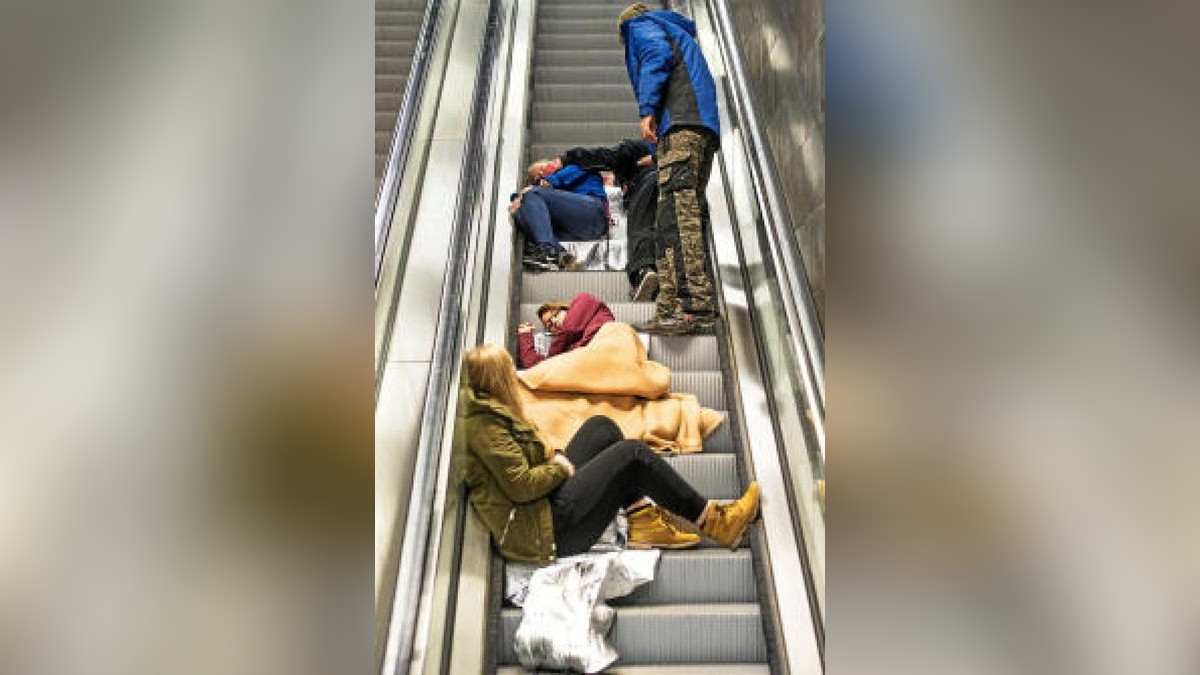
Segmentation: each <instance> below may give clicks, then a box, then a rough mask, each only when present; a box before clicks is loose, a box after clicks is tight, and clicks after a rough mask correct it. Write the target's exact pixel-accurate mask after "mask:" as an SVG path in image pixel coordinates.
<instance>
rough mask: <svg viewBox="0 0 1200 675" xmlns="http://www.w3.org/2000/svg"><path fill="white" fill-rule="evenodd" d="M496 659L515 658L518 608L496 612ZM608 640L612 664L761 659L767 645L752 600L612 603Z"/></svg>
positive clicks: (510, 661)
mask: <svg viewBox="0 0 1200 675" xmlns="http://www.w3.org/2000/svg"><path fill="white" fill-rule="evenodd" d="M500 620H501V632H502V638H501V645H500V646H501V649H502V653H501V654H500V661H501V663H502V664H504V665H513V664H516V663H517V658H516V654H515V653H514V650H513V636H514V635H515V634H516V632H517V627H518V626H519V625H520V623H521V610H519V609H513V608H510V609H505V610H502V612H501V616H500ZM608 637H609V640H610V642H611V643H612V645H613V647H614V648H615V649H616V650H617V653H618V654H620V655H621V656H620V658H619V659H618V660H617V663H618V664H629V665H639V664H647V665H651V664H670V663H676V664H685V663H697V664H705V663H708V664H717V663H764V662H766V660H767V646H766V642H765V640H764V639H763V630H762V617H761V615H760V612H759V607H758V605H757V604H755V603H710V604H686V605H650V606H646V607H618V608H616V617H615V619H614V620H613V627H612V632H611V633H609V636H608Z"/></svg>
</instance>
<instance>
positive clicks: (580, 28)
mask: <svg viewBox="0 0 1200 675" xmlns="http://www.w3.org/2000/svg"><path fill="white" fill-rule="evenodd" d="M620 13H621V11H620V10H617V13H616V14H613V15H612V16H610V17H599V18H587V19H583V18H570V19H557V18H547V17H542V16H539V17H538V21H537V30H538V35H539V36H541V35H545V34H547V33H553V34H555V35H560V34H563V33H570V34H572V35H580V34H584V35H604V36H605V37H607V38H608V39H609V40H611V41H612V42H613V43H614V44H616V45H617V46H618V47H620V45H621V41H620V38H619V37H618V36H617V17H618V16H619V15H620ZM538 46H539V47H540V46H542V45H541V44H540V43H539V44H538Z"/></svg>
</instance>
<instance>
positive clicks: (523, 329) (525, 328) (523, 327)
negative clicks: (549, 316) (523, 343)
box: [517, 321, 533, 335]
mask: <svg viewBox="0 0 1200 675" xmlns="http://www.w3.org/2000/svg"><path fill="white" fill-rule="evenodd" d="M532 332H533V324H531V323H529V322H528V321H524V322H522V323H520V324H518V325H517V334H518V335H519V334H521V333H532Z"/></svg>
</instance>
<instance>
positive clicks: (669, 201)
mask: <svg viewBox="0 0 1200 675" xmlns="http://www.w3.org/2000/svg"><path fill="white" fill-rule="evenodd" d="M716 151H717V142H716V139H715V138H713V137H712V136H711V135H709V134H707V133H705V132H702V131H697V130H695V129H687V128H684V129H672V130H671V131H670V132H668V133H667V134H666V135H664V136H663V137H662V138H660V139H659V143H658V157H657V160H658V216H657V220H658V225H657V227H658V236H657V241H656V242H655V244H656V245H655V257H656V260H655V265H656V267H657V268H658V276H659V290H658V306H657V308H656V314H657V317H658V318H659V319H665V318H667V317H669V316H672V315H675V314H679V313H680V312H687V313H689V314H699V315H705V314H707V315H712V314H715V313H716V304H715V302H714V300H713V282H712V276H711V274H710V273H709V269H710V268H709V261H708V254H707V251H708V249H707V246H706V245H705V241H706V239H705V237H706V234H707V231H708V227H709V221H708V200H707V199H706V198H705V196H704V189H705V187H706V186H707V185H708V177H709V174H710V173H712V162H713V155H714V154H716Z"/></svg>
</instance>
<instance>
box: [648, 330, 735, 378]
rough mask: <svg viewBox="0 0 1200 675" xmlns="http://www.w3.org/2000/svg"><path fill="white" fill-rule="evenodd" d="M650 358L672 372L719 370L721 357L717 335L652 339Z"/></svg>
mask: <svg viewBox="0 0 1200 675" xmlns="http://www.w3.org/2000/svg"><path fill="white" fill-rule="evenodd" d="M649 352H650V358H651V359H653V360H655V361H658V362H659V363H661V364H663V365H664V366H666V367H668V368H670V369H671V372H673V373H674V372H679V373H682V372H688V371H693V370H719V369H720V368H721V355H720V352H719V350H718V349H717V338H716V336H715V335H692V336H679V337H666V336H659V335H655V336H652V337H651V338H650V349H649Z"/></svg>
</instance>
